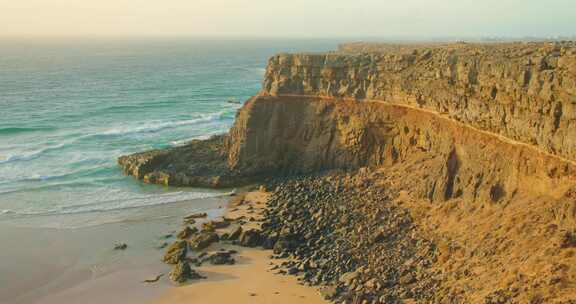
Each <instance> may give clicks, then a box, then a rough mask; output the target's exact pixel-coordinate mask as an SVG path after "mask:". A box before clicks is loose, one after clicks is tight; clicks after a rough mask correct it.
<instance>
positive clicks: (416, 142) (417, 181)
mask: <svg viewBox="0 0 576 304" xmlns="http://www.w3.org/2000/svg"><path fill="white" fill-rule="evenodd" d="M575 107H576V45H575V44H574V43H553V44H548V43H546V44H545V43H539V44H506V45H470V44H456V45H434V46H424V45H420V46H382V45H366V44H353V45H344V46H342V47H341V49H340V51H339V52H335V53H328V54H292V55H291V54H282V55H277V56H274V57H272V58H271V59H270V61H269V64H268V68H267V72H266V77H265V80H264V83H263V89H262V91H261V92H260V93H259V94H258V95H256V96H255V97H253V98H251V99H250V100H248V101H247V102H246V103H245V105H244V106H243V107H242V108H241V109H240V111H239V112H238V114H237V117H236V121H235V123H234V125H233V127H232V128H231V129H230V132H229V133H228V134H226V135H222V136H218V137H214V138H212V139H210V140H206V141H194V142H192V143H190V144H189V145H187V146H184V147H178V148H173V149H169V150H157V151H150V152H144V153H139V154H135V155H130V156H125V157H122V158H120V160H119V163H120V165H121V166H122V168H123V170H124V171H125V172H126V173H127V174H130V175H133V176H135V177H137V178H138V179H141V180H143V181H145V182H150V183H160V184H165V185H188V186H212V187H228V186H234V185H241V184H246V183H250V182H253V181H261V180H263V179H265V178H267V177H278V176H291V175H297V174H310V173H315V172H318V171H324V170H331V169H344V171H349V172H354V171H358V169H360V170H359V172H369V173H366V174H360V175H361V178H359V179H358V183H360V186H362V185H369V188H367V189H370V191H373V192H374V193H380V192H379V191H380V190H382V189H385V193H386V197H385V198H384V201H381V200H380V199H379V198H380V196H378V195H376V197H375V198H374V199H373V200H371V201H370V202H367V203H363V202H360V200H358V201H359V202H350V203H351V204H348V205H347V203H346V202H343V203H342V205H341V208H344V209H346V208H348V209H346V210H349V211H351V210H364V209H363V208H364V207H366V208H367V209H366V210H379V212H385V213H386V214H391V216H392V217H397V216H400V215H401V218H405V219H406V222H409V223H410V226H409V227H410V229H409V230H398V231H400V232H401V233H400V232H399V233H397V234H398V235H397V236H398V241H399V242H400V243H399V244H409V243H410V242H420V243H422V242H424V243H426V244H431V246H427V247H426V248H430V250H431V251H429V252H427V255H426V256H428V257H434V258H433V259H432V258H430V259H426V260H427V261H430V263H433V264H426V269H424V270H422V271H423V272H421V271H420V270H418V271H417V272H414V271H415V269H413V268H410V267H407V268H406V269H403V270H402V272H403V273H392V272H391V274H392V277H394V280H393V281H394V282H397V283H395V284H401V285H402V286H397V285H390V286H387V285H386V286H387V287H381V288H387V289H386V290H383V289H379V290H378V292H376V291H375V290H373V289H371V288H368V289H359V290H357V291H356V292H352V291H353V290H356V287H357V286H360V284H362V286H365V285H364V284H368V281H370V280H371V279H374V278H377V275H376V274H373V273H366V274H364V272H362V273H363V275H362V276H359V277H358V280H356V281H351V282H352V283H351V284H344V285H345V286H344V285H342V282H340V277H339V276H337V275H336V274H337V272H333V271H340V270H342V271H344V270H345V271H347V272H351V273H355V271H353V269H352V268H355V267H362V266H366V265H380V266H385V265H387V264H382V263H385V262H383V261H380V260H379V259H378V257H377V256H369V257H370V259H371V260H370V261H368V260H363V259H366V257H363V256H362V255H360V254H359V255H358V256H357V257H356V258H355V259H353V260H351V261H352V262H350V265H348V264H346V265H345V266H346V267H349V268H350V269H348V268H346V269H340V268H337V267H336V266H337V265H332V266H330V265H328V266H329V267H328V266H327V268H326V269H323V270H322V271H318V272H317V273H316V274H315V275H317V274H318V273H319V274H320V275H321V279H319V280H316V279H314V278H308V279H309V280H308V281H309V282H316V281H318V282H319V283H322V284H325V283H331V282H332V283H335V284H336V285H337V288H338V291H339V292H341V293H342V295H344V296H342V297H336V298H337V299H345V300H346V301H348V300H350V299H348V298H347V296H348V295H354V296H355V298H354V299H352V300H351V301H356V300H357V299H359V298H360V299H362V298H364V299H370V300H375V299H377V300H378V301H381V302H382V301H384V302H386V301H388V300H390V299H393V300H394V301H399V302H403V301H408V299H409V297H410V293H409V292H408V293H406V291H407V289H406V288H405V287H406V286H408V285H410V284H412V285H410V286H414V287H418V286H419V287H418V288H416V289H413V290H412V289H410V290H412V291H413V295H414V296H415V298H416V299H419V300H422V301H431V302H437V303H516V302H517V303H554V302H556V303H573V302H570V301H576V291H574V287H573V286H574V283H575V282H576V279H575V278H576V269H572V266H571V265H573V264H574V263H576V260H575V259H576V163H575V161H576V121H575V119H576V108H575ZM333 181H334V183H340V182H341V181H340V180H333ZM355 183H356V182H353V183H352V186H354V184H355ZM346 184H347V185H349V186H350V185H351V184H350V183H349V182H346ZM279 187H280V188H279V191H280V192H278V191H276V192H275V194H274V196H273V197H274V200H272V201H271V205H270V206H269V208H270V216H271V217H269V218H268V220H269V221H270V225H271V226H270V227H272V228H273V229H271V231H268V232H270V233H272V234H274V233H276V232H278V233H280V232H282V231H283V229H284V228H286V227H288V228H290V227H292V228H294V227H293V226H294V225H293V223H291V222H290V220H289V219H292V220H293V221H299V222H301V223H304V224H303V227H301V228H302V229H304V230H306V231H309V232H310V231H312V232H313V233H316V232H318V231H316V230H314V229H313V228H314V227H307V226H306V225H305V223H308V222H309V221H308V220H309V216H308V215H307V212H308V213H309V212H312V211H318V210H316V209H315V208H316V207H313V206H311V205H310V204H311V203H310V202H311V201H314V202H316V203H317V204H318V205H319V206H320V207H321V208H326V210H329V211H330V212H333V213H335V214H336V213H338V212H341V211H343V210H341V208H340V207H339V206H336V207H335V206H334V205H331V204H336V203H335V202H339V200H338V199H328V198H329V197H330V196H325V195H324V193H326V191H328V192H330V191H331V190H326V189H332V188H330V187H331V186H330V187H328V186H326V187H327V188H326V189H324V186H322V187H320V188H318V189H320V190H318V189H316V188H309V189H308V188H306V187H307V186H299V185H298V184H296V185H294V184H291V183H290V182H288V183H287V184H281V185H280V186H279ZM300 188H302V189H308V190H306V191H303V192H302V191H300V190H299V189H300ZM322 189H324V190H322ZM359 189H362V188H361V187H360V188H359ZM284 190H286V191H284ZM282 191H283V192H282ZM338 191H339V190H338ZM292 192H297V195H300V196H297V195H296V194H294V196H293V195H291V194H290V193H292ZM336 192H337V191H336ZM331 195H332V194H331ZM309 197H312V198H314V200H312V199H310V198H309ZM356 197H362V195H361V193H360V195H358V196H356ZM392 201H393V204H389V203H390V202H392ZM294 204H298V206H307V209H306V210H307V211H300V209H302V208H294V207H295V205H294ZM298 206H296V207H298ZM320 207H319V208H320ZM274 208H276V209H274ZM278 208H280V209H278ZM334 208H340V209H334ZM382 208H384V209H382ZM387 208H393V209H390V210H396V208H398V213H397V212H396V211H394V212H389V211H390V210H389V209H387ZM285 210H286V211H285ZM290 210H292V211H290ZM346 210H344V211H346ZM344 213H346V212H344ZM355 214H356V216H357V217H359V216H361V214H362V213H361V212H360V213H355ZM407 214H409V215H407ZM367 216H368V215H367ZM327 221H328V222H330V220H329V219H327ZM328 222H327V223H328ZM354 223H356V224H354V229H349V230H350V231H348V232H347V233H346V234H343V235H344V236H345V237H342V235H341V237H342V238H344V241H346V240H347V239H350V240H364V239H366V238H367V235H366V234H365V231H370V232H372V230H371V229H375V228H377V227H378V226H379V225H381V224H382V223H384V224H386V223H390V225H389V226H391V227H392V226H393V225H392V224H393V220H391V219H389V218H386V219H377V218H376V219H371V218H368V219H366V220H362V219H359V220H357V221H356V220H355V221H354ZM312 225H313V224H312ZM304 226H306V227H304ZM360 226H361V227H363V228H361V229H360V228H359V227H360ZM384 226H386V225H384ZM347 227H348V228H350V227H351V226H349V225H348V226H347V224H346V223H334V225H332V222H330V227H329V228H330V231H333V232H334V233H336V234H338V233H340V232H341V231H340V230H341V229H346V228H347ZM393 228H394V227H392V228H390V229H389V228H385V229H384V228H383V229H384V230H385V231H384V233H386V231H396V230H393ZM362 229H368V230H362ZM386 229H389V230H386ZM407 232H410V234H408V233H407ZM322 233H323V232H322ZM322 233H320V234H322ZM414 233H418V234H421V235H414ZM370 235H372V234H370ZM310 236H311V237H310V238H304V239H305V240H306V241H307V242H308V241H310V242H315V241H317V240H316V239H319V238H320V237H321V236H319V237H314V235H313V234H311V235H310ZM339 240H342V239H339ZM355 244H356V245H355V246H356V247H354V244H352V245H353V246H352V247H346V246H343V247H341V248H336V249H334V248H332V249H330V250H333V251H334V252H333V253H334V255H335V256H336V257H341V256H343V255H346V254H350V253H354V252H357V253H362V254H364V253H366V252H372V251H371V250H375V249H374V248H379V247H374V246H373V244H372V243H369V242H361V241H358V242H355ZM410 244H411V243H410ZM300 245H301V244H300ZM380 245H382V244H380ZM380 245H379V246H380ZM347 246H348V245H347ZM382 246H384V245H382ZM384 247H386V248H388V247H389V246H388V247H387V245H386V246H384ZM299 248H300V249H299ZM322 248H324V247H322ZM342 248H343V249H342ZM390 248H392V247H390ZM409 248H412V249H413V250H414V251H418V250H420V249H421V248H420V247H418V246H414V247H409ZM419 248H420V249H419ZM299 250H304V249H302V246H300V247H298V246H296V247H295V248H292V249H290V248H288V249H287V250H284V251H283V252H286V253H287V254H292V255H293V256H295V257H297V258H298V257H300V258H301V259H315V258H314V257H313V256H322V254H323V253H324V252H318V253H317V254H315V253H311V252H300V251H299ZM378 250H380V249H378ZM319 251H322V250H321V249H319ZM309 254H310V255H309ZM386 254H387V256H390V260H394V261H401V262H402V263H408V262H410V261H409V260H410V259H409V258H408V257H406V256H404V255H402V252H401V250H396V251H394V250H391V251H386ZM358 257H362V258H358ZM302 262H304V260H301V261H299V262H298V263H302ZM408 264H410V263H408ZM398 265H400V264H398ZM402 265H404V264H402ZM380 266H379V267H380ZM393 266H394V267H396V265H393ZM370 267H372V266H370ZM386 267H388V266H386ZM372 268H373V267H372ZM400 268H401V267H400ZM400 268H398V269H400ZM339 269H340V270H339ZM407 273H412V274H418V273H420V275H416V278H415V281H410V282H404V283H402V282H400V278H401V277H403V276H404V275H405V274H407ZM420 276H421V277H420ZM432 282H433V284H432ZM380 283H382V284H383V282H380ZM429 283H430V284H429ZM404 285H406V286H404ZM350 286H354V288H352V289H353V290H352V289H351V288H350ZM382 286H384V285H382ZM426 286H428V287H430V288H429V292H431V293H434V294H427V293H426V290H427V289H426V288H424V287H426ZM420 287H422V288H420ZM432 287H433V288H432ZM358 288H360V287H358ZM379 288H380V287H379ZM388 295H389V296H391V297H392V298H389V297H388ZM382 296H384V300H382V299H383V298H382Z"/></svg>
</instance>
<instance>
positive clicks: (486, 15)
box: [0, 0, 576, 37]
mask: <svg viewBox="0 0 576 304" xmlns="http://www.w3.org/2000/svg"><path fill="white" fill-rule="evenodd" d="M574 34H576V0H242V1H241V0H0V36H14V35H16V36H18V35H32V36H37V35H75V36H76V35H99V36H109V35H120V36H125V35H150V36H159V35H195V36H196V35H203V36H215V35H217V36H268V37H271V36H294V37H351V36H352V37H354V36H356V37H365V36H378V37H403V36H408V37H430V36H482V35H500V36H525V35H533V36H546V35H574Z"/></svg>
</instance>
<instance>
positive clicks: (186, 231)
mask: <svg viewBox="0 0 576 304" xmlns="http://www.w3.org/2000/svg"><path fill="white" fill-rule="evenodd" d="M197 232H198V228H196V227H193V228H190V226H186V227H184V228H183V229H182V230H181V231H180V232H178V234H177V235H176V237H177V238H179V239H181V240H185V239H188V238H189V237H191V236H192V235H193V234H195V233H197Z"/></svg>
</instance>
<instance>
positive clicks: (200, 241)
mask: <svg viewBox="0 0 576 304" xmlns="http://www.w3.org/2000/svg"><path fill="white" fill-rule="evenodd" d="M219 239H220V238H219V237H218V234H216V233H215V232H212V231H202V232H200V233H199V234H197V235H195V236H194V237H193V238H192V239H191V240H190V247H191V248H192V249H193V250H196V251H200V250H202V249H205V248H207V247H208V246H210V245H212V244H213V243H215V242H218V240H219Z"/></svg>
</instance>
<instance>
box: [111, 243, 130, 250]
mask: <svg viewBox="0 0 576 304" xmlns="http://www.w3.org/2000/svg"><path fill="white" fill-rule="evenodd" d="M127 248H128V245H126V244H125V243H119V244H116V245H114V250H126V249H127Z"/></svg>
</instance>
